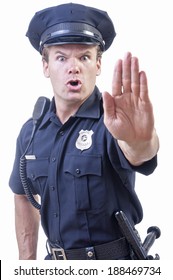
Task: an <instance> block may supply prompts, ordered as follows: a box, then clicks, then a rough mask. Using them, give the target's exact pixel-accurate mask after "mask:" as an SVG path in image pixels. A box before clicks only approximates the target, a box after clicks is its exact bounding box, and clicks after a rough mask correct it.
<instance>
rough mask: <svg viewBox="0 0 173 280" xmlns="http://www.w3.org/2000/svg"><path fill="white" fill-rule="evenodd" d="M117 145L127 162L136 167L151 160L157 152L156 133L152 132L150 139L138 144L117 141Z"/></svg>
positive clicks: (157, 140)
mask: <svg viewBox="0 0 173 280" xmlns="http://www.w3.org/2000/svg"><path fill="white" fill-rule="evenodd" d="M118 145H119V147H120V148H121V150H122V152H123V153H124V155H125V157H126V158H127V159H128V161H129V162H130V163H131V164H132V165H134V166H138V165H141V164H142V163H144V162H146V161H148V160H150V159H152V158H153V157H154V156H155V155H156V154H157V152H158V150H159V138H158V135H157V133H156V131H155V130H154V131H153V134H152V137H151V139H149V140H147V141H142V142H139V143H130V144H129V143H126V142H124V141H120V140H118Z"/></svg>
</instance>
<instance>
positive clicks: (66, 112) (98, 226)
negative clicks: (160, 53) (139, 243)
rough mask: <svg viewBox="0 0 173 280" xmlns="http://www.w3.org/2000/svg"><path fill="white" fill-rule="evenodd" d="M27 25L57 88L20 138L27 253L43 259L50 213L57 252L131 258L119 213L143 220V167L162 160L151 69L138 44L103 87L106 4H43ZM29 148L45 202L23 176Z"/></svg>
mask: <svg viewBox="0 0 173 280" xmlns="http://www.w3.org/2000/svg"><path fill="white" fill-rule="evenodd" d="M26 35H27V37H28V38H29V40H30V43H31V44H32V46H33V47H34V48H35V49H36V50H37V51H38V52H39V53H40V54H41V55H42V61H43V71H44V75H45V77H47V78H50V81H51V84H52V88H53V93H54V96H53V99H52V101H51V103H50V107H49V109H48V110H47V112H46V113H45V115H44V117H43V118H42V121H41V123H39V126H38V128H37V130H36V132H35V135H34V137H33V139H32V143H31V144H30V145H29V146H28V143H29V141H30V137H31V134H32V130H33V120H32V119H29V120H28V121H27V122H26V123H25V124H24V125H23V127H22V129H21V131H20V134H19V136H18V139H17V146H16V157H15V161H14V166H13V170H12V173H11V177H10V182H9V184H10V187H11V189H12V191H13V192H14V193H15V213H16V220H15V223H16V236H17V242H18V248H19V259H28V260H29V259H36V255H37V239H38V228H39V219H40V216H41V223H42V227H43V229H44V232H45V234H46V236H47V239H48V247H49V249H48V256H47V258H49V259H79V260H80V259H131V258H132V256H131V251H130V248H129V246H128V244H127V243H126V240H125V238H124V237H123V235H122V233H121V230H120V229H119V227H118V224H117V222H116V220H115V216H114V213H115V212H116V211H118V210H122V211H124V213H125V214H126V215H127V217H128V218H129V220H130V222H131V223H132V225H135V224H137V223H139V222H140V221H141V220H142V215H143V213H142V206H141V203H140V201H139V199H138V197H137V195H136V193H135V189H134V185H135V173H136V172H140V173H142V174H144V175H149V174H151V173H152V172H153V171H154V169H155V168H156V166H157V151H158V149H159V140H158V136H157V134H156V131H155V128H154V116H153V109H152V104H151V102H150V99H149V96H148V86H147V77H146V74H145V72H143V71H141V72H140V71H139V64H138V59H137V58H136V57H133V56H132V54H131V53H129V52H128V53H127V54H126V55H125V57H124V59H123V60H121V59H120V60H118V61H117V64H116V66H115V70H114V73H113V83H112V84H113V86H112V92H111V94H109V93H108V92H104V93H103V94H101V93H100V91H99V89H98V88H97V86H96V84H95V83H96V77H97V76H98V75H99V74H100V71H101V57H102V53H104V52H105V51H106V50H107V49H108V48H109V47H110V45H111V44H112V42H113V40H114V37H115V35H116V33H115V30H114V26H113V22H112V20H111V19H110V17H109V16H108V14H107V13H106V12H105V11H102V10H99V9H96V8H92V7H87V6H84V5H79V4H73V3H69V4H63V5H58V6H54V7H50V8H47V9H44V10H41V11H39V12H37V13H36V14H35V15H34V17H33V18H32V20H31V22H30V24H29V28H28V31H27V34H26ZM108 70H109V69H108ZM27 146H28V149H27ZM26 149H27V152H26V154H25V159H26V174H27V180H28V181H29V183H30V187H31V192H32V193H33V195H34V197H35V199H37V196H40V198H41V207H40V211H38V210H37V209H35V208H34V207H33V206H32V205H31V203H30V202H29V201H28V198H27V197H26V195H25V190H24V188H23V184H22V182H21V174H20V172H19V166H20V159H21V157H22V155H23V154H24V152H25V151H26Z"/></svg>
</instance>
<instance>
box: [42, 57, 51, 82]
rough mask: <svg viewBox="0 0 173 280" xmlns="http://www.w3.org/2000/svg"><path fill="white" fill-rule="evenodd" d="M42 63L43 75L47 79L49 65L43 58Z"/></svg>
mask: <svg viewBox="0 0 173 280" xmlns="http://www.w3.org/2000/svg"><path fill="white" fill-rule="evenodd" d="M42 62H43V73H44V76H45V77H46V78H49V77H50V75H49V64H48V62H47V61H46V60H45V59H44V58H43V59H42Z"/></svg>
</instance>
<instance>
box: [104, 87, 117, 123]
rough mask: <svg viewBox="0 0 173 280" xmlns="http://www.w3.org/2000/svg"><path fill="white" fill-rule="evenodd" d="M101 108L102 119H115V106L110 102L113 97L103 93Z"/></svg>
mask: <svg viewBox="0 0 173 280" xmlns="http://www.w3.org/2000/svg"><path fill="white" fill-rule="evenodd" d="M102 97H103V107H104V118H105V120H107V119H108V118H110V119H112V118H114V117H115V104H114V101H113V100H112V99H113V97H112V96H111V95H110V94H109V93H108V92H103V94H102Z"/></svg>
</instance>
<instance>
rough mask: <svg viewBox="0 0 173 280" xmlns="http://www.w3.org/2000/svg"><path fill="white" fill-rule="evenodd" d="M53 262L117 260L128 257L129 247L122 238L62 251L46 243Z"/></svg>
mask: <svg viewBox="0 0 173 280" xmlns="http://www.w3.org/2000/svg"><path fill="white" fill-rule="evenodd" d="M48 244H49V247H50V252H51V255H52V259H53V260H118V259H123V258H126V257H127V256H129V255H130V248H129V245H128V243H127V241H126V239H125V238H124V237H122V238H120V239H117V240H114V241H111V242H108V243H104V244H100V245H96V246H93V247H92V246H91V247H86V248H80V249H70V250H64V249H63V248H61V247H56V248H55V247H54V246H53V244H51V242H50V241H48Z"/></svg>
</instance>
